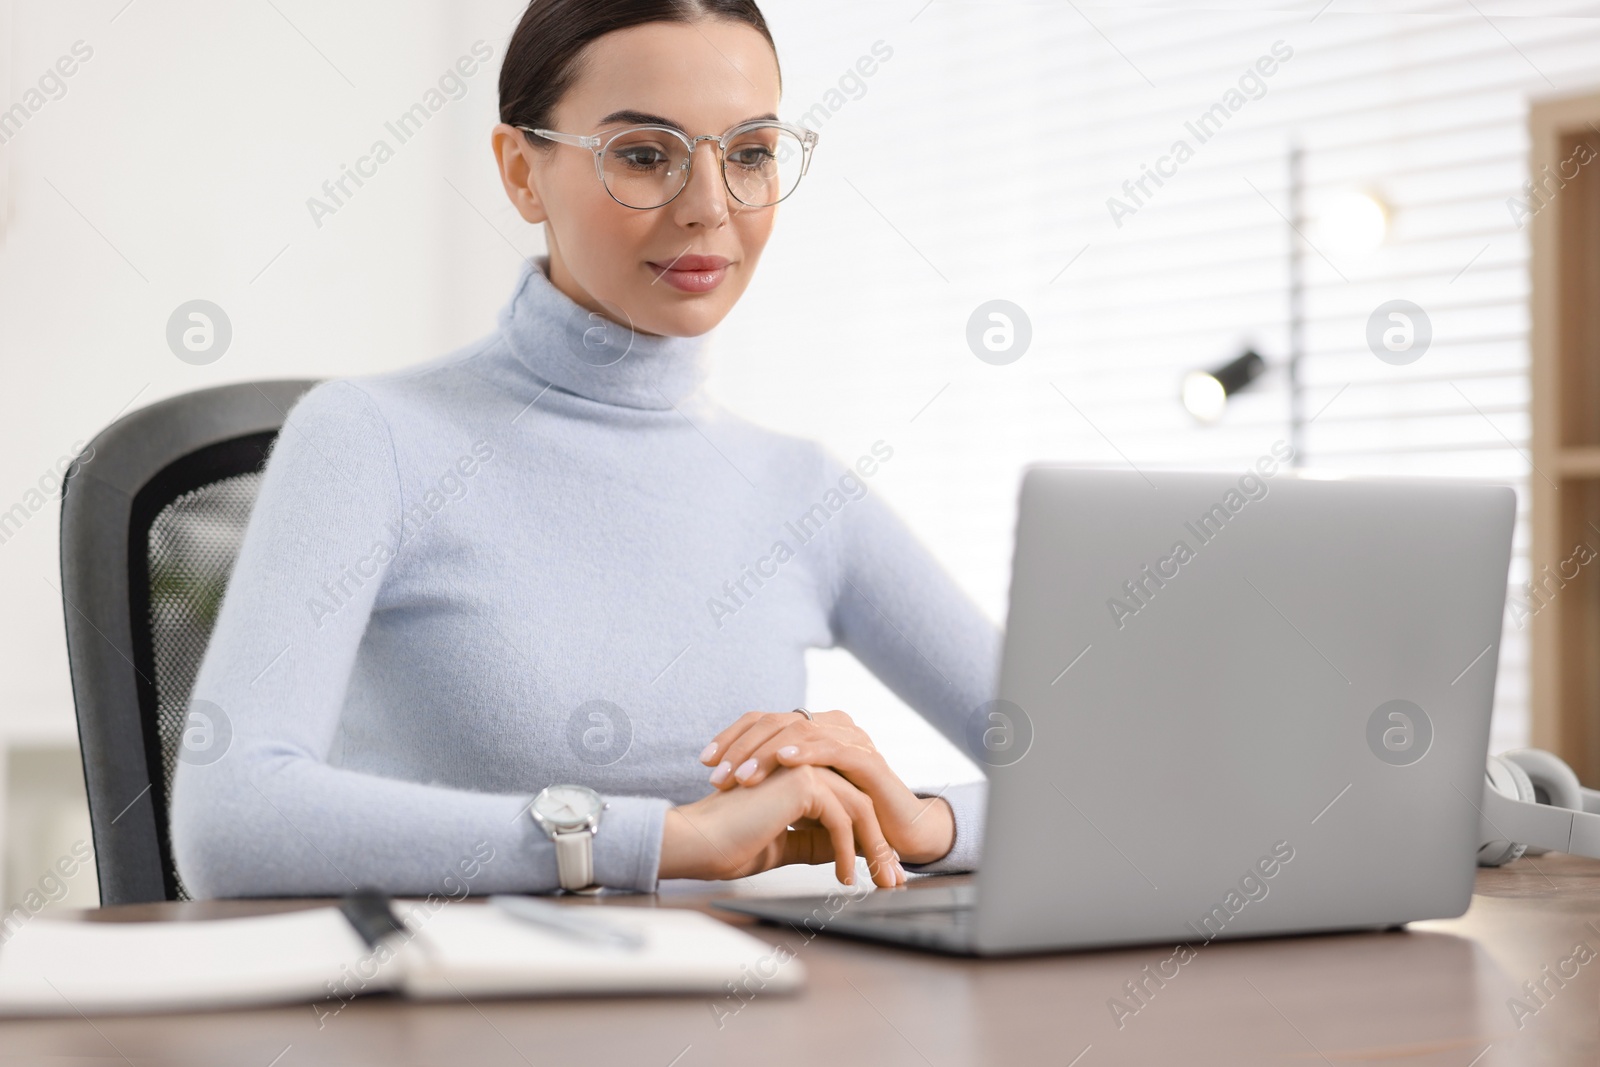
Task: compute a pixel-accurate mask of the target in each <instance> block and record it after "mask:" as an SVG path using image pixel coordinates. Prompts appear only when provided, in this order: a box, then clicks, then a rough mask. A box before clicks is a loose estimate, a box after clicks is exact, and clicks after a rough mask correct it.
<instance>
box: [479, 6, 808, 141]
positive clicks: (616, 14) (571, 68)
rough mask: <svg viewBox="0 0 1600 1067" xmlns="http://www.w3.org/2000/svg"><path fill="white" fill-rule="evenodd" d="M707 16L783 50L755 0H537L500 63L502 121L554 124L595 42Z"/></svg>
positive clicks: (518, 24)
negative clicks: (739, 27) (652, 24)
mask: <svg viewBox="0 0 1600 1067" xmlns="http://www.w3.org/2000/svg"><path fill="white" fill-rule="evenodd" d="M705 18H721V19H732V20H734V21H736V22H743V23H745V24H746V25H749V26H751V27H754V28H755V29H756V30H757V31H759V32H760V34H761V36H763V37H765V38H766V39H767V44H769V45H772V51H773V55H774V56H776V55H777V51H778V49H777V45H775V44H773V42H772V32H771V31H770V30H768V29H767V20H766V19H765V18H763V17H762V15H761V9H760V8H758V7H757V6H756V4H755V0H532V2H531V3H529V4H528V10H527V11H525V12H523V14H522V21H521V22H519V23H517V29H516V32H515V33H513V34H512V35H511V41H510V43H509V44H507V45H506V58H505V62H504V63H503V64H501V67H500V121H501V122H507V123H510V124H511V125H513V126H539V127H548V126H549V125H550V114H551V112H552V111H554V110H555V106H556V104H557V103H559V102H560V100H561V98H562V97H563V96H565V95H566V92H567V90H568V89H570V88H571V87H572V83H573V82H574V81H576V80H577V77H578V73H579V61H580V59H581V58H582V55H583V50H584V48H585V47H586V46H587V45H588V44H589V42H590V41H593V40H595V39H596V38H598V37H603V36H604V35H606V34H608V33H610V32H611V31H613V30H622V29H627V28H628V27H629V26H639V25H643V24H644V23H647V22H684V23H687V22H696V21H699V20H700V19H705ZM780 79H781V75H780ZM585 132H588V131H585ZM536 143H543V139H542V138H539V139H537V140H536Z"/></svg>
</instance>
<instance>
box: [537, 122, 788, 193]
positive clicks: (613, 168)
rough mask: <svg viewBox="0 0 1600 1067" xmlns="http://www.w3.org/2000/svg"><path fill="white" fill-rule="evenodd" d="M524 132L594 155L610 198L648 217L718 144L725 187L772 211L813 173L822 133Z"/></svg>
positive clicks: (753, 127)
mask: <svg viewBox="0 0 1600 1067" xmlns="http://www.w3.org/2000/svg"><path fill="white" fill-rule="evenodd" d="M517 129H519V130H522V131H524V132H526V133H531V134H534V135H535V136H537V137H543V138H545V139H546V140H549V141H555V142H557V143H559V144H567V145H573V146H574V147H577V148H587V149H589V150H590V151H592V152H593V153H594V169H595V173H596V174H597V175H599V178H600V183H601V184H602V185H604V186H605V189H606V192H607V193H609V194H611V199H613V200H615V201H616V202H617V203H619V204H621V205H622V206H623V207H630V208H635V209H637V210H640V211H649V210H651V209H653V208H658V207H663V206H665V205H667V204H670V203H671V202H672V201H673V200H674V199H676V198H677V196H678V194H679V193H681V192H683V190H684V188H685V187H686V186H687V185H688V184H689V175H690V172H691V169H692V168H693V166H694V150H695V148H697V147H698V146H699V144H700V142H701V141H711V142H714V143H715V144H716V146H717V149H718V155H719V157H720V159H721V162H722V182H723V184H724V185H725V186H727V189H728V192H729V194H730V195H732V196H733V198H734V199H735V200H737V201H738V202H739V203H741V204H743V205H745V206H746V207H755V208H760V207H771V206H772V205H773V204H776V203H778V202H779V201H780V200H783V199H784V198H785V197H787V196H788V195H789V194H790V193H792V192H794V190H795V187H796V186H797V185H799V184H800V179H801V178H803V177H805V173H806V171H807V170H808V169H810V167H811V151H812V149H813V148H814V147H816V143H817V132H816V131H815V130H808V129H806V128H805V127H803V126H794V125H791V124H789V123H787V122H774V121H772V120H771V119H753V120H751V121H749V122H741V123H740V124H739V125H737V126H735V127H733V128H732V129H731V130H729V131H728V132H727V133H724V134H723V135H722V136H721V137H713V136H711V135H710V134H702V135H700V136H699V137H693V138H691V137H689V136H688V135H686V134H685V133H683V132H682V131H681V130H677V129H674V128H673V127H671V126H656V125H639V126H628V127H625V128H623V129H620V130H613V131H611V132H608V133H602V134H595V135H593V136H585V135H583V134H576V133H557V132H556V131H555V130H543V129H535V128H533V127H531V126H518V127H517Z"/></svg>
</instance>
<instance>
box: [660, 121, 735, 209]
mask: <svg viewBox="0 0 1600 1067" xmlns="http://www.w3.org/2000/svg"><path fill="white" fill-rule="evenodd" d="M690 160H691V163H692V165H691V166H690V168H689V185H688V188H686V189H684V191H683V195H682V196H680V197H679V198H678V200H677V201H676V202H675V203H674V205H673V206H675V207H679V212H678V216H679V217H678V221H679V222H680V223H690V222H699V223H702V224H704V225H707V226H718V225H721V224H722V222H723V221H724V220H725V219H726V218H727V217H728V197H729V194H728V189H727V186H726V185H725V184H723V181H722V157H721V155H720V154H719V153H718V149H717V143H716V142H715V141H701V142H699V143H698V144H696V145H695V146H694V148H693V149H692V151H691V155H690ZM680 205H681V206H680Z"/></svg>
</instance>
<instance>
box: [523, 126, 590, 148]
mask: <svg viewBox="0 0 1600 1067" xmlns="http://www.w3.org/2000/svg"><path fill="white" fill-rule="evenodd" d="M517 129H519V130H523V131H526V132H527V133H531V134H534V135H536V136H539V137H543V138H544V139H545V140H547V141H557V142H559V143H561V144H570V145H576V146H577V147H579V148H599V147H600V138H598V137H585V136H583V135H582V134H577V133H557V132H556V131H555V130H543V129H534V128H533V127H532V126H518V127H517Z"/></svg>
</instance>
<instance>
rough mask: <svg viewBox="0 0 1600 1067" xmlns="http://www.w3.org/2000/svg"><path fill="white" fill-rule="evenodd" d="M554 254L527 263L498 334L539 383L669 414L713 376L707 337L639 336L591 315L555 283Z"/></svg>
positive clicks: (630, 330)
mask: <svg viewBox="0 0 1600 1067" xmlns="http://www.w3.org/2000/svg"><path fill="white" fill-rule="evenodd" d="M549 272H550V257H549V255H540V256H534V257H532V258H530V259H528V260H527V261H525V262H524V263H523V266H522V274H521V276H520V277H519V278H518V279H517V285H516V288H515V289H513V290H512V293H511V299H510V301H509V302H507V304H506V305H505V307H504V308H502V309H501V311H500V331H501V333H503V334H504V335H505V338H506V343H507V344H508V346H509V347H510V349H511V351H512V353H513V354H514V355H515V356H516V357H517V359H518V360H520V361H521V362H522V363H523V364H524V365H525V366H527V368H528V369H529V370H530V371H532V372H533V373H534V374H535V375H537V376H538V377H539V378H541V379H543V380H544V381H547V382H549V383H550V384H551V385H554V386H556V387H557V388H559V389H565V390H566V391H567V392H569V393H576V394H577V395H578V396H583V397H587V398H589V399H590V400H597V401H599V402H601V403H604V404H617V405H620V406H622V407H631V408H669V407H672V406H673V405H674V404H676V403H677V402H678V401H680V400H682V399H684V398H685V397H687V396H689V395H690V394H691V393H693V392H694V391H695V390H697V389H699V388H700V386H701V384H702V383H703V382H704V381H705V380H706V377H707V375H708V374H709V373H710V370H711V368H710V362H709V359H710V348H709V345H707V344H706V336H707V335H705V334H701V335H699V336H696V337H665V336H658V335H654V334H647V333H640V332H639V331H637V330H634V329H631V328H630V327H628V326H626V325H621V324H618V323H616V322H613V321H612V320H611V319H609V318H607V317H605V316H603V315H600V314H599V313H598V312H592V311H589V310H588V309H587V308H584V307H583V306H582V305H580V304H579V303H578V302H577V301H575V300H573V299H572V298H571V297H569V296H568V295H567V294H566V293H563V292H562V291H561V290H560V289H557V288H556V287H555V284H554V283H553V282H551V281H550V273H549Z"/></svg>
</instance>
